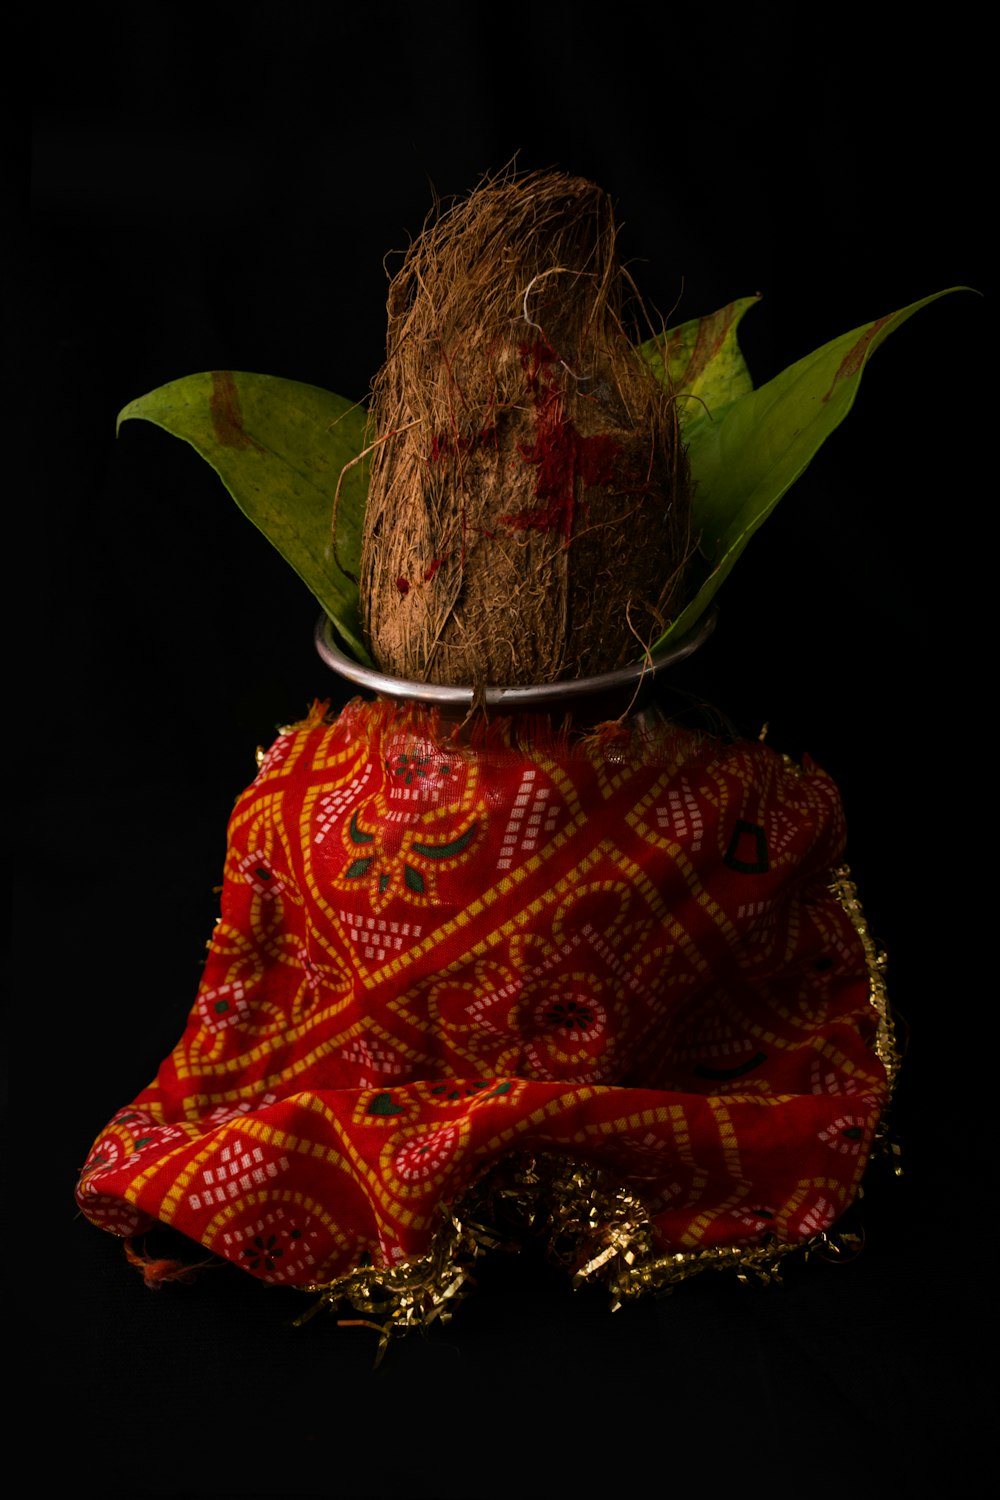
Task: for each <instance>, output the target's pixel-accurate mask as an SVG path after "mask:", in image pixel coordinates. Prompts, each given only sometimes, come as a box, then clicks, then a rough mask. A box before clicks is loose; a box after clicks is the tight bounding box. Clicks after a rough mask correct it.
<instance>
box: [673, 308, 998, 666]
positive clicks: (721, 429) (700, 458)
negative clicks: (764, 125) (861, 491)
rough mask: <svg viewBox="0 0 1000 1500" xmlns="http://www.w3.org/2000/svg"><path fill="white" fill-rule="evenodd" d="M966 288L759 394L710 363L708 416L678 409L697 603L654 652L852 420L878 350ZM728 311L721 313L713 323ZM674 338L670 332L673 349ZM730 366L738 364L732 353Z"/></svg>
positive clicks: (807, 361) (687, 621) (904, 313)
mask: <svg viewBox="0 0 1000 1500" xmlns="http://www.w3.org/2000/svg"><path fill="white" fill-rule="evenodd" d="M967 290H969V288H963V287H948V288H947V289H946V290H945V291H941V292H935V293H933V294H932V295H931V296H929V297H922V298H921V299H920V301H919V302H912V303H911V304H910V306H909V307H904V308H901V309H900V311H899V312H894V313H890V314H888V315H887V316H886V317H883V318H877V319H876V320H875V321H874V322H873V323H864V324H862V325H861V327H860V328H855V329H852V330H851V332H850V333H845V334H842V335H841V337H840V338H836V339H832V340H831V342H830V343H828V344H824V345H823V347H822V348H821V349H817V350H815V352H814V353H812V354H808V355H806V357H805V358H804V359H800V360H799V361H798V362H797V363H796V364H794V365H790V366H789V367H788V369H787V370H783V371H782V372H781V374H780V375H776V376H775V378H774V379H773V380H771V381H768V383H767V384H766V385H764V386H761V387H760V389H759V390H752V389H749V387H748V386H747V385H746V384H745V382H744V379H743V376H742V374H741V373H740V372H739V367H738V365H736V366H735V367H732V365H731V369H732V370H733V373H731V374H730V375H729V376H726V375H725V373H724V372H723V370H722V368H721V366H720V368H719V369H718V370H717V369H716V362H715V358H714V357H713V358H710V359H709V361H708V362H707V364H706V365H705V368H704V371H703V373H702V374H701V376H700V379H701V385H700V393H701V395H702V398H703V400H704V403H705V405H704V408H703V409H702V414H701V415H700V416H698V417H697V418H694V417H691V416H690V415H689V414H687V413H686V412H685V410H684V409H683V408H682V409H681V411H680V417H681V424H682V430H683V434H684V439H685V442H686V443H687V445H688V460H689V462H690V465H691V477H692V480H693V481H694V485H695V488H694V494H693V497H692V507H691V529H692V534H693V535H694V536H695V537H696V538H697V539H698V550H699V556H698V559H697V561H696V563H695V565H694V567H693V574H694V578H693V590H694V591H693V597H692V598H691V602H690V603H689V604H688V606H687V607H686V609H684V610H683V611H682V612H681V614H679V615H678V616H677V618H676V619H675V620H674V621H673V622H672V624H671V626H670V628H669V630H667V631H665V632H664V634H663V635H662V636H661V637H660V639H659V640H658V641H657V642H656V643H655V644H654V646H653V648H652V649H653V650H654V651H656V650H657V649H658V648H659V647H661V646H663V645H664V644H665V643H667V642H668V641H670V640H676V639H678V638H679V637H680V636H682V635H684V634H686V633H687V631H689V630H690V629H691V628H692V626H693V625H694V624H695V623H696V621H697V620H698V619H699V618H700V617H701V615H703V614H704V612H705V610H706V609H707V608H708V606H709V605H710V604H711V602H712V600H713V599H714V597H715V595H716V593H717V591H718V589H719V587H720V585H721V584H722V583H723V582H724V580H725V579H726V577H727V576H728V574H729V573H730V571H731V569H732V567H733V565H734V563H735V562H736V560H737V559H738V557H739V556H740V554H741V553H742V551H743V549H744V547H745V546H746V545H747V543H748V542H749V540H750V538H751V537H752V536H753V534H754V532H756V531H757V530H758V529H759V528H760V527H761V526H762V525H763V524H764V522H765V521H766V520H767V518H768V516H769V515H770V514H771V512H772V510H773V509H774V507H775V506H776V505H777V503H778V501H779V500H780V499H781V497H782V495H784V494H785V493H786V491H787V490H789V489H790V488H791V486H792V485H793V484H794V483H795V481H796V479H798V478H799V476H800V475H801V474H802V472H803V470H804V469H805V468H806V467H807V466H808V464H809V462H810V461H811V459H812V458H813V457H814V456H815V454H816V453H817V452H818V451H819V449H820V448H821V447H822V445H823V443H824V442H825V441H826V439H827V438H828V437H829V436H830V434H831V432H833V431H834V429H835V428H836V427H838V426H839V425H840V423H841V422H842V421H843V420H844V418H845V417H846V416H847V413H848V412H849V411H850V409H851V407H852V405H853V404H854V398H855V396H856V395H857V391H858V386H859V384H860V381H861V376H862V374H863V372H864V369H865V366H866V365H867V363H868V361H869V359H870V358H871V356H872V354H873V353H874V352H875V350H876V349H877V348H878V347H879V345H880V344H881V343H882V342H883V341H884V340H885V339H886V338H887V337H888V336H889V334H890V333H892V332H893V331H894V329H896V328H899V327H900V325H901V324H903V323H905V322H906V320H907V318H910V317H912V316H913V314H914V313H915V312H918V311H919V310H920V308H922V307H926V306H927V305H928V303H931V302H935V301H937V299H938V298H939V297H945V296H947V295H948V293H949V292H955V291H967ZM750 300H752V299H750ZM740 306H741V304H740V303H733V304H732V307H733V308H739V307H740ZM729 311H730V309H725V308H724V309H723V311H722V314H713V319H718V318H720V317H723V318H724V316H725V314H726V313H728V312H729ZM744 311H745V308H744ZM708 321H709V322H711V321H712V320H711V319H710V320H708ZM691 326H692V325H685V327H688V328H690V327H691ZM671 338H672V335H671V334H670V333H668V334H667V347H668V351H669V349H670V344H671ZM728 338H735V323H734V322H732V320H730V324H729V326H728V328H727V332H726V335H725V337H724V340H723V344H724V343H725V340H726V339H728ZM687 342H688V343H689V344H690V342H691V340H690V338H689V339H688V341H687ZM694 346H695V347H696V346H697V337H695V340H694ZM683 347H684V345H682V346H681V348H682V349H683ZM726 360H727V361H730V362H731V361H732V350H731V348H730V349H729V351H728V353H727V354H726ZM669 368H670V361H669V355H668V369H669ZM661 369H662V364H661ZM748 379H749V377H748V376H747V380H748ZM734 391H735V392H736V394H735V395H734V394H733V392H734ZM817 545H819V539H818V538H817Z"/></svg>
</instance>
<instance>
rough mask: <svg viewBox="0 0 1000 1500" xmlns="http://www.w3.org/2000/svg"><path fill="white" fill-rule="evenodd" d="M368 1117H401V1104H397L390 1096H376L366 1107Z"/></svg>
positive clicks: (402, 1112) (402, 1110)
mask: <svg viewBox="0 0 1000 1500" xmlns="http://www.w3.org/2000/svg"><path fill="white" fill-rule="evenodd" d="M368 1113H369V1114H370V1115H402V1114H405V1113H406V1111H405V1110H404V1108H403V1106H402V1105H401V1104H397V1103H396V1102H395V1100H394V1099H393V1097H392V1095H391V1094H376V1095H375V1098H374V1099H373V1100H372V1102H371V1103H370V1104H369V1106H368Z"/></svg>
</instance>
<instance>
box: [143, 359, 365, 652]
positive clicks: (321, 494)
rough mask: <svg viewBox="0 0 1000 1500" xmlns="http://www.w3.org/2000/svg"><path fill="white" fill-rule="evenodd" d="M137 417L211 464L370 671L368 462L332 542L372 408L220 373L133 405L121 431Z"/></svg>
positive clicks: (282, 383) (353, 483) (359, 469)
mask: <svg viewBox="0 0 1000 1500" xmlns="http://www.w3.org/2000/svg"><path fill="white" fill-rule="evenodd" d="M136 417H139V418H142V419H143V420H144V421H147V422H155V423H156V425H157V426H158V427H162V428H164V429H165V431H167V432H171V433H173V434H174V436H175V437H179V438H183V439H184V440H185V442H188V443H190V444H191V446H192V447H193V448H195V449H196V450H197V452H198V453H200V454H201V456H202V458H205V459H207V460H208V462H209V463H210V464H211V465H212V468H213V469H215V471H216V473H217V474H218V475H219V477H220V479H221V480H222V482H223V484H224V485H225V486H226V489H227V490H228V491H229V493H230V494H231V495H232V497H233V499H234V500H235V501H236V503H237V505H238V506H239V507H240V509H241V510H242V511H243V512H244V514H245V515H247V516H248V517H249V518H250V520H251V521H253V523H254V525H256V526H258V527H259V528H260V530H261V531H262V532H263V533H264V535H265V536H266V537H267V539H268V541H269V542H271V543H272V544H273V545H274V546H275V547H277V549H278V551H279V552H280V553H281V555H282V557H283V558H284V559H285V561H286V562H289V563H291V565H292V567H293V568H294V569H295V571H296V573H298V575H299V577H300V578H301V579H302V581H303V582H304V583H305V584H306V585H307V587H308V588H310V589H311V590H312V592H313V593H314V594H315V596H316V598H317V599H318V600H319V603H320V604H321V605H322V607H323V608H324V609H325V610H326V612H327V614H328V615H329V616H330V618H331V619H332V620H333V623H334V625H335V626H336V628H337V631H338V633H339V634H340V635H341V636H342V637H343V640H344V642H345V644H346V645H347V646H349V647H350V649H351V651H352V652H353V653H354V655H355V656H356V657H357V658H358V660H359V661H361V662H364V663H365V664H367V665H371V658H370V657H369V655H368V653H367V651H366V650H365V647H364V644H363V639H362V633H361V619H360V615H359V611H358V587H357V583H356V582H355V579H356V578H357V576H358V574H359V573H360V571H361V527H362V523H363V520H364V510H365V496H366V494H367V488H368V477H367V472H366V470H367V465H366V464H365V463H364V462H360V463H356V464H355V465H354V467H353V468H350V469H347V470H346V472H345V473H344V475H343V481H342V483H341V488H340V496H339V500H338V504H337V546H336V549H334V547H333V545H332V539H331V523H332V519H333V502H334V495H335V494H336V490H337V483H338V480H340V478H341V471H342V470H344V468H345V465H347V464H349V463H350V462H351V460H352V459H356V458H357V457H358V455H359V454H360V453H362V452H363V450H364V448H365V445H366V432H367V423H368V417H367V413H366V411H365V410H364V408H363V407H359V406H357V405H355V404H353V403H352V402H350V401H347V400H346V399H345V398H344V397H343V396H334V395H333V394H332V393H331V392H330V391H324V390H320V389H319V388H318V387H317V386H312V385H300V384H299V383H298V382H296V381H294V380H280V379H278V378H277V377H275V376H272V375H248V374H242V373H237V372H234V371H231V370H214V371H212V372H210V373H205V374H202V375H187V376H185V377H184V378H183V379H182V380H174V381H171V382H170V384H169V385H163V386H160V387H159V389H158V390H155V391H151V392H150V393H149V395H147V396H140V397H139V398H138V400H136V401H131V402H129V404H128V406H126V407H125V408H124V410H123V411H122V412H121V413H120V414H119V417H118V425H119V427H120V426H121V424H122V422H125V421H129V420H130V419H132V418H136ZM351 575H353V577H352V576H351Z"/></svg>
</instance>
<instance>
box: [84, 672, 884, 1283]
mask: <svg viewBox="0 0 1000 1500" xmlns="http://www.w3.org/2000/svg"><path fill="white" fill-rule="evenodd" d="M518 736H519V737H520V741H521V743H520V745H519V743H518V742H517V737H518ZM525 739H526V742H527V748H525V744H524V742H525ZM843 837H844V830H843V819H842V814H841V808H840V803H839V799H838V796H837V792H836V788H835V787H834V785H833V783H832V782H831V780H830V778H829V777H828V776H827V775H826V774H825V773H824V772H822V771H821V770H819V769H818V768H816V767H815V766H811V765H807V766H806V767H804V768H800V767H797V766H794V765H791V764H789V763H787V762H786V761H784V760H783V759H782V758H781V757H780V756H778V755H776V754H775V753H773V752H772V751H771V750H769V749H767V748H766V747H765V746H763V745H761V744H757V743H750V744H735V745H719V744H716V743H713V742H706V741H704V740H702V739H701V738H699V737H698V736H695V735H693V734H691V733H689V732H687V731H683V730H679V729H676V728H673V727H670V726H666V725H663V724H662V723H654V724H652V725H650V724H648V723H647V722H646V721H645V720H643V719H639V720H636V721H634V723H633V725H632V726H631V728H630V729H629V730H628V731H623V732H622V733H621V734H618V735H612V736H611V737H610V738H609V739H608V740H607V742H606V743H604V744H603V745H602V744H601V743H599V742H597V741H588V742H583V743H577V744H569V743H566V742H564V741H562V740H560V739H558V738H554V737H553V736H551V735H550V734H544V733H538V732H535V734H534V737H532V733H531V731H530V729H529V727H526V726H524V725H521V726H519V727H518V729H517V731H516V735H515V730H514V729H512V728H511V727H510V726H509V725H500V726H491V728H490V729H489V730H488V731H487V732H484V733H481V734H480V736H479V742H478V743H476V744H474V745H468V744H466V745H461V744H453V743H450V742H449V741H448V739H447V737H446V736H445V734H444V732H443V731H440V730H438V729H436V728H435V725H434V723H433V721H432V720H430V719H429V718H427V717H426V716H425V715H422V714H420V713H418V712H417V711H415V710H409V711H402V712H401V711H398V710H396V709H394V708H393V707H392V706H391V705H388V704H382V703H378V704H374V705H370V704H367V705H366V704H362V703H359V702H356V703H353V704H351V705H349V706H348V707H347V709H345V710H344V712H343V713H342V714H341V715H340V716H339V718H337V719H336V721H335V722H333V723H326V722H324V721H323V719H322V717H321V715H320V714H318V713H317V714H314V715H313V716H312V717H311V719H310V720H309V721H307V723H306V724H305V725H303V726H300V727H297V728H295V729H291V730H288V731H286V732H284V733H283V734H282V735H281V736H280V737H279V738H278V740H277V741H276V743H275V744H274V745H273V746H272V748H271V750H270V751H269V752H268V754H267V756H266V758H265V760H264V762H263V764H262V766H261V768H260V772H259V774H258V776H257V777H256V779H255V781H254V782H253V783H252V785H251V786H250V787H249V788H248V789H247V791H246V792H245V793H244V794H243V795H242V796H241V797H240V799H239V800H238V802H237V804H236V807H235V810H234V812H233V816H232V820H231V823H230V828H229V846H228V853H227V856H226V866H225V877H224V886H223V893H222V915H221V919H220V921H219V923H218V925H217V927H216V930H215V934H214V937H213V940H212V945H211V949H210V953H209V958H208V962H207V964H206V967H205V973H204V977H203V980H202V983H201V986H200V989H199V991H198V995H197V999H196V1001H195V1004H194V1008H193V1010H192V1011H191V1015H190V1018H189V1021H188V1024H187V1028H186V1030H185V1032H184V1035H183V1036H182V1038H181V1040H180V1042H179V1043H178V1045H177V1047H176V1048H175V1049H174V1051H173V1052H172V1053H171V1055H170V1056H169V1057H168V1058H167V1059H166V1061H165V1062H164V1063H163V1065H162V1066H161V1068H160V1070H159V1073H158V1075H157V1077H156V1079H155V1081H154V1082H153V1083H152V1084H151V1085H150V1086H149V1087H148V1088H147V1089H145V1090H144V1091H143V1092H142V1093H141V1094H140V1095H139V1096H138V1098H137V1099H136V1100H135V1102H134V1103H133V1104H132V1105H130V1106H129V1107H128V1108H127V1109H124V1110H122V1111H121V1112H120V1113H119V1114H118V1115H117V1116H116V1117H115V1118H114V1119H113V1120H112V1121H111V1123H110V1124H109V1125H108V1126H107V1128H106V1129H105V1131H104V1132H103V1133H102V1135H101V1136H100V1138H99V1139H98V1140H97V1142H96V1143H95V1145H94V1147H93V1150H92V1152H91V1154H90V1157H89V1159H88V1161H87V1163H86V1165H85V1167H84V1170H83V1175H82V1178H81V1183H80V1187H79V1202H80V1205H81V1207H82V1209H83V1211H84V1213H85V1214H86V1215H87V1216H88V1217H89V1218H90V1219H92V1220H93V1222H94V1223H96V1224H99V1225H101V1226H102V1227H104V1228H106V1229H109V1230H111V1231H113V1232H114V1233H117V1234H133V1233H135V1232H137V1231H141V1230H142V1229H144V1228H147V1227H149V1226H150V1225H151V1224H152V1223H153V1222H154V1221H156V1220H162V1221H166V1222H168V1223H170V1224H173V1225H174V1226H175V1227H177V1228H178V1229H180V1230H182V1231H183V1232H184V1233H185V1234H187V1235H190V1236H191V1237H192V1238H193V1239H194V1240H197V1241H200V1242H201V1243H202V1244H204V1245H205V1246H206V1247H208V1248H209V1249H210V1250H212V1251H214V1252H216V1253H218V1254H220V1255H223V1256H227V1257H229V1258H230V1259H231V1260H233V1261H235V1262H236V1263H237V1264H238V1265H241V1266H243V1267H244V1268H245V1269H246V1270H248V1271H251V1272H252V1273H253V1274H255V1275H257V1276H259V1277H261V1278H262V1279H264V1280H266V1281H272V1282H282V1283H289V1284H305V1283H316V1282H322V1281H327V1280H330V1279H333V1278H335V1277H336V1276H338V1275H341V1274H344V1273H346V1272H348V1271H351V1270H353V1269H354V1268H356V1267H357V1266H358V1264H359V1262H360V1261H361V1260H362V1257H364V1256H367V1257H369V1258H370V1259H371V1261H372V1262H373V1263H374V1264H375V1265H376V1266H389V1265H393V1264H397V1263H399V1262H401V1261H410V1260H413V1259H415V1258H416V1257H419V1256H420V1255H421V1254H423V1253H425V1252H426V1251H427V1249H428V1247H429V1245H430V1243H431V1240H432V1237H433V1234H434V1231H435V1228H436V1227H437V1225H438V1224H439V1222H440V1218H439V1205H440V1204H441V1203H442V1202H444V1203H452V1202H454V1201H456V1200H457V1199H458V1198H459V1197H460V1195H461V1193H462V1191H463V1189H464V1188H466V1187H467V1186H468V1185H469V1184H470V1183H471V1182H472V1181H473V1180H474V1179H475V1178H477V1177H478V1176H479V1175H481V1174H482V1173H483V1172H484V1171H485V1170H486V1169H487V1168H488V1167H490V1166H492V1165H493V1164H495V1163H496V1162H497V1161H498V1160H499V1159H501V1158H502V1157H504V1156H505V1155H507V1154H508V1153H511V1152H524V1151H530V1152H535V1153H547V1152H553V1153H560V1154H562V1155H571V1156H575V1157H579V1158H582V1159H584V1160H587V1161H593V1162H597V1163H599V1164H601V1165H603V1166H605V1167H607V1168H608V1169H610V1170H611V1171H612V1172H613V1173H614V1174H616V1175H617V1176H618V1177H620V1178H621V1179H623V1180H625V1181H626V1182H627V1183H628V1184H630V1185H631V1187H632V1189H633V1190H634V1191H635V1192H636V1193H638V1195H639V1196H640V1197H641V1198H642V1200H643V1202H644V1203H645V1205H646V1208H647V1210H648V1213H649V1215H650V1220H651V1223H652V1226H653V1231H654V1236H655V1238H656V1240H657V1241H658V1242H659V1243H660V1244H661V1245H662V1246H663V1247H664V1248H666V1249H669V1248H676V1249H681V1250H694V1249H699V1248H702V1247H708V1246H734V1245H743V1244H746V1245H752V1244H756V1243H759V1242H760V1241H761V1240H762V1239H763V1238H765V1237H767V1236H774V1237H775V1238H776V1239H777V1240H778V1241H779V1242H784V1243H794V1242H797V1241H801V1240H804V1239H806V1238H808V1237H810V1236H811V1235H813V1234H815V1233H816V1232H818V1231H820V1230H823V1229H825V1228H827V1227H828V1226H829V1225H830V1224H831V1223H832V1222H833V1220H834V1219H835V1218H836V1217H837V1216H838V1215H839V1214H840V1213H841V1212H842V1210H843V1209H844V1208H845V1207H846V1206H847V1204H848V1203H849V1202H850V1201H851V1199H852V1197H853V1196H854V1194H855V1191H856V1188H857V1184H858V1181H859V1179H860V1176H861V1172H862V1170H863V1167H864V1164H865V1160H866V1157H867V1154H868V1150H869V1147H870V1144H871V1139H872V1134H873V1131H874V1129H875V1126H876V1124H877V1121H878V1117H879V1113H880V1109H881V1107H882V1105H883V1103H884V1100H885V1093H886V1082H885V1075H884V1071H883V1069H882V1066H881V1064H880V1063H879V1062H878V1061H877V1059H876V1057H875V1056H874V1055H873V1052H872V1050H871V1042H872V1038H873V1035H874V1033H875V1028H876V1019H877V1018H876V1015H875V1012H874V1010H873V1009H872V1005H871V1001H870V994H869V978H868V974H867V969H866V962H865V953H864V949H863V946H862V944H861V941H860V939H859V937H858V935H857V933H856V931H855V929H854V927H853V925H852V923H851V921H850V920H849V918H848V916H847V915H846V914H845V912H844V910H843V909H842V906H841V904H840V902H839V900H838V899H837V898H836V896H835V895H834V894H833V892H832V890H831V873H832V870H833V867H834V866H835V865H836V863H837V861H838V860H839V859H840V857H841V853H842V846H843Z"/></svg>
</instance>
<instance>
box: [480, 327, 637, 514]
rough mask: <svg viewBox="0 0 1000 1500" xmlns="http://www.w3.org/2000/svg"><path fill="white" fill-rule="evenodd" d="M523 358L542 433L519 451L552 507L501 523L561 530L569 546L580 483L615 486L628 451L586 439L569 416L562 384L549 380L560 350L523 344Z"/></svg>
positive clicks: (601, 439) (611, 441)
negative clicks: (623, 455)
mask: <svg viewBox="0 0 1000 1500" xmlns="http://www.w3.org/2000/svg"><path fill="white" fill-rule="evenodd" d="M519 353H520V357H521V368H522V369H523V370H524V373H525V376H526V379H527V384H528V391H529V393H530V394H531V399H532V401H533V403H534V407H535V411H536V413H537V419H538V428H537V432H536V435H535V441H534V443H533V444H532V445H531V447H530V448H529V447H528V446H527V445H526V444H524V443H521V444H519V445H518V447H519V450H520V453H521V457H522V458H523V459H524V461H525V463H529V464H534V465H535V466H536V467H537V469H538V474H537V476H536V478H535V495H536V497H537V499H539V500H541V501H545V502H547V503H546V504H544V505H541V506H538V507H537V508H535V509H532V510H519V511H511V512H509V513H508V514H507V515H503V516H501V517H500V520H501V521H502V522H503V523H504V525H505V526H509V527H510V528H511V529H512V530H513V531H527V530H529V529H534V530H536V531H558V532H560V533H561V534H562V536H563V539H564V541H566V542H567V543H568V542H569V540H570V538H571V536H572V535H573V520H574V517H575V513H576V481H577V480H578V479H579V480H580V482H581V484H583V485H584V486H587V485H597V484H610V483H611V478H612V473H613V470H614V462H615V459H616V458H617V457H618V455H619V454H620V453H621V451H622V446H621V443H619V442H618V440H617V439H616V438H613V437H611V436H610V435H609V434H607V433H597V434H595V436H594V437H581V436H580V434H579V433H578V432H577V430H576V428H575V427H574V426H573V423H572V422H570V421H569V420H568V419H567V418H566V417H565V416H564V414H563V404H562V396H561V395H560V392H559V387H558V385H557V384H556V382H555V381H554V380H548V381H547V380H545V379H544V378H543V374H544V372H545V371H546V370H547V369H548V368H549V366H551V365H552V364H553V362H554V361H555V359H556V353H555V350H554V349H551V348H549V346H548V345H547V344H542V343H540V342H539V343H535V344H531V345H528V344H522V345H521V348H520V350H519Z"/></svg>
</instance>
